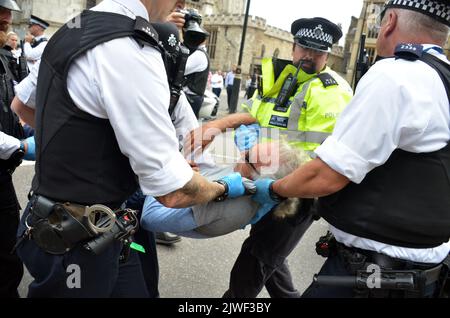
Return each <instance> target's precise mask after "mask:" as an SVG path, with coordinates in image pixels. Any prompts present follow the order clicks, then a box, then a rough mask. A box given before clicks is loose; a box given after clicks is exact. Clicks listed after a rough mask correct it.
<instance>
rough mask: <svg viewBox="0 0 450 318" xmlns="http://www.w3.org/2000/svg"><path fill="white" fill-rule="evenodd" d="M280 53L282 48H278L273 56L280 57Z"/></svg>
mask: <svg viewBox="0 0 450 318" xmlns="http://www.w3.org/2000/svg"><path fill="white" fill-rule="evenodd" d="M278 55H280V49H276V50H275V51H274V52H273V57H278Z"/></svg>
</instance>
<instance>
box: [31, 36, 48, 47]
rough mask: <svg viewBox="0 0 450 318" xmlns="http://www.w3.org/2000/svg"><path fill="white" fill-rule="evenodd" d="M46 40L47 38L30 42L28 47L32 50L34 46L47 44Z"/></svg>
mask: <svg viewBox="0 0 450 318" xmlns="http://www.w3.org/2000/svg"><path fill="white" fill-rule="evenodd" d="M47 41H48V39H47V38H40V39H39V40H37V41H36V40H33V41H31V43H30V45H31V47H32V48H33V49H34V48H35V47H36V46H38V45H39V44H41V43H43V42H47Z"/></svg>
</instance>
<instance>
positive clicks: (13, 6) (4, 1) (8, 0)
mask: <svg viewBox="0 0 450 318" xmlns="http://www.w3.org/2000/svg"><path fill="white" fill-rule="evenodd" d="M0 7H3V8H5V9H9V10H11V11H20V7H19V5H18V4H17V3H16V2H15V1H14V0H0Z"/></svg>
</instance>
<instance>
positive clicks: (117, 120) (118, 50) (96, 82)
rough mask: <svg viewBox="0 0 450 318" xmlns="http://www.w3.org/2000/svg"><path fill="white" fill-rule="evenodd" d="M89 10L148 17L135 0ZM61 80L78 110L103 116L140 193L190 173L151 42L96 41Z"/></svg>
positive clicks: (170, 187) (162, 191) (166, 187)
mask: <svg viewBox="0 0 450 318" xmlns="http://www.w3.org/2000/svg"><path fill="white" fill-rule="evenodd" d="M92 10H96V11H105V12H113V13H118V14H122V15H126V16H128V17H130V18H133V19H134V18H135V17H136V16H141V17H143V18H145V19H146V20H148V19H149V17H148V12H147V10H146V8H145V7H144V5H143V4H142V3H141V2H140V1H138V0H104V1H102V2H101V3H100V4H99V5H97V6H96V7H94V8H93V9H92ZM67 86H68V90H69V93H70V96H71V97H72V99H73V101H74V102H75V104H76V105H77V106H78V107H79V108H80V109H81V110H83V111H85V112H87V113H89V114H91V115H93V116H95V117H99V118H103V119H106V118H107V119H109V121H110V123H111V125H112V127H113V129H114V132H115V135H116V138H117V141H118V144H119V147H120V149H121V151H122V153H123V154H124V155H126V156H127V157H128V158H129V160H130V164H131V167H132V168H133V171H134V172H135V173H136V174H137V176H138V178H139V183H140V186H141V188H142V191H143V193H144V194H146V195H152V196H161V195H166V194H168V193H170V192H173V191H175V190H178V189H180V188H182V187H183V186H184V185H185V184H186V183H187V182H189V181H190V180H191V179H192V176H193V171H192V169H191V168H190V166H189V165H188V163H187V162H186V160H185V159H184V158H183V156H182V155H181V154H180V153H179V151H178V141H177V138H176V133H175V129H174V127H173V125H172V122H171V119H170V116H169V113H168V107H169V101H170V94H169V86H168V83H167V76H166V70H165V68H164V63H163V60H162V57H161V55H160V53H159V52H158V51H157V50H156V49H155V48H152V47H144V48H141V47H140V46H139V45H138V44H137V42H136V41H135V40H134V39H132V38H119V39H115V40H112V41H109V42H106V43H103V44H101V45H98V46H96V47H95V48H93V49H92V50H89V51H88V52H87V53H86V54H84V55H83V56H81V57H80V58H78V59H76V60H75V61H74V63H73V64H72V66H71V67H70V69H69V74H68V79H67Z"/></svg>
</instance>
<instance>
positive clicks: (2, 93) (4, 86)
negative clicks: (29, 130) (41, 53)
mask: <svg viewBox="0 0 450 318" xmlns="http://www.w3.org/2000/svg"><path fill="white" fill-rule="evenodd" d="M16 67H17V61H16V60H15V58H14V57H13V55H12V54H11V52H9V51H7V50H5V49H0V131H2V132H4V133H6V134H8V135H10V136H13V137H16V138H19V139H22V138H23V137H24V132H23V129H22V125H21V124H20V122H19V118H18V117H17V115H16V114H15V113H14V112H13V111H12V110H11V102H12V100H13V99H14V95H15V94H14V83H13V81H14V80H17V74H16V71H17V68H16Z"/></svg>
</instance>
